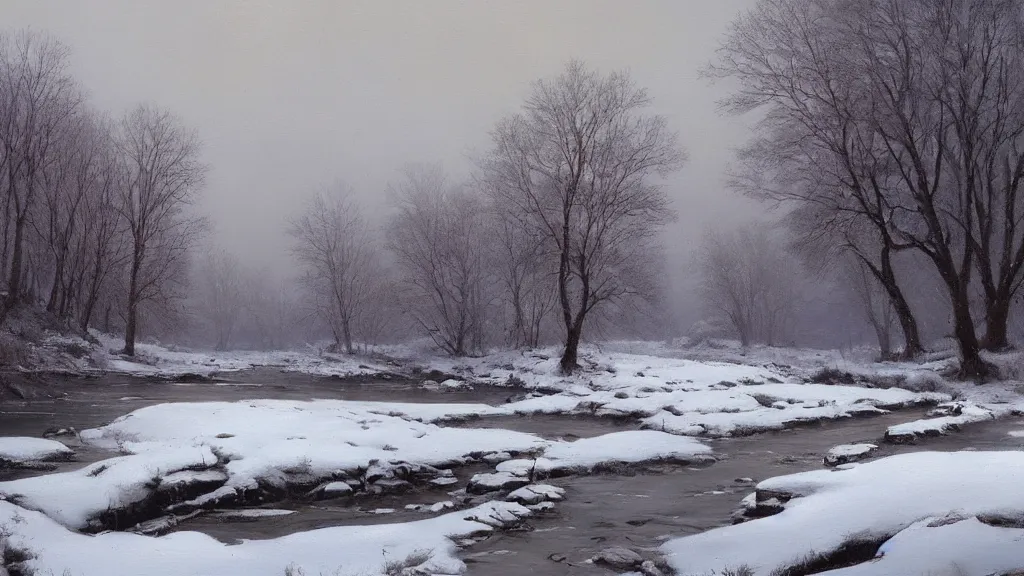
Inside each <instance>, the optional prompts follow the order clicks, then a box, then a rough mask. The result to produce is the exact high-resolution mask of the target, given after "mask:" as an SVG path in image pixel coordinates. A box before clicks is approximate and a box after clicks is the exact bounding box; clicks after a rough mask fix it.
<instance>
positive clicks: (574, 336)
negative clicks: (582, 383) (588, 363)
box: [558, 322, 583, 374]
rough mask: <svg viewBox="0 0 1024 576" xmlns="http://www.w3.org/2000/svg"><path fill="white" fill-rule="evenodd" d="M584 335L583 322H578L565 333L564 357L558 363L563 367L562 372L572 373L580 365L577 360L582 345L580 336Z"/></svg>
mask: <svg viewBox="0 0 1024 576" xmlns="http://www.w3.org/2000/svg"><path fill="white" fill-rule="evenodd" d="M582 336H583V323H581V322H577V323H575V324H573V325H572V326H570V327H569V329H568V331H567V332H566V334H565V349H564V350H563V351H562V359H561V360H560V361H559V363H558V365H559V367H561V369H562V372H564V373H566V374H570V373H572V371H573V370H575V369H576V368H578V367H579V363H578V362H577V354H578V352H579V347H580V338H581V337H582Z"/></svg>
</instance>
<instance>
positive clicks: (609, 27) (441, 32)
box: [4, 0, 754, 316]
mask: <svg viewBox="0 0 1024 576" xmlns="http://www.w3.org/2000/svg"><path fill="white" fill-rule="evenodd" d="M752 4H753V2H752V1H750V0H729V1H723V2H671V1H665V2H645V3H643V4H642V5H637V6H633V7H631V8H630V10H628V11H623V10H621V5H620V4H617V3H615V2H596V3H594V2H582V1H581V2H560V3H557V4H555V5H552V4H550V3H547V2H516V3H503V2H480V3H467V2H447V1H442V2H431V3H429V4H426V3H414V2H400V3H380V2H348V1H346V2H321V1H317V2H307V3H302V4H295V3H289V2H258V3H252V2H234V1H232V2H217V3H209V2H202V1H186V2H175V3H173V4H167V3H159V2H147V3H137V2H130V1H123V2H116V1H113V2H112V1H100V2H90V3H88V4H74V5H69V6H66V7H63V8H62V9H61V10H51V9H49V8H47V7H45V6H44V5H41V4H38V3H34V2H14V3H8V4H7V5H6V6H5V9H4V15H5V25H6V26H7V27H10V28H22V27H31V28H33V29H37V30H45V31H49V32H51V33H52V34H54V35H55V36H57V37H58V38H60V39H61V40H62V41H64V42H65V43H67V44H68V45H69V46H70V47H71V49H72V55H71V60H72V65H73V68H74V72H75V75H76V76H77V77H78V78H79V79H80V80H81V82H82V83H83V84H84V85H85V87H86V88H87V89H88V91H89V93H90V96H91V97H92V99H93V100H94V101H95V103H96V105H97V106H99V107H101V108H104V109H109V110H118V111H119V110H123V109H126V108H128V107H130V106H131V105H132V104H134V103H136V102H139V101H145V102H153V103H155V104H158V105H160V106H164V107H167V108H169V109H172V110H174V111H175V112H176V113H177V114H179V115H180V116H181V117H182V118H184V119H186V121H187V122H188V123H189V124H190V125H192V126H195V127H196V128H197V129H198V130H199V132H200V137H201V139H202V141H203V142H204V144H205V147H204V152H203V157H204V160H205V161H206V162H207V163H208V164H209V166H210V171H209V173H208V177H207V184H206V187H205V188H204V190H203V194H202V199H201V200H200V201H201V203H202V208H203V211H204V212H205V213H206V214H207V215H209V217H210V218H211V219H212V221H213V224H214V226H213V228H214V234H215V241H216V243H217V244H218V245H221V246H223V247H224V248H225V249H226V250H228V251H230V252H232V253H234V254H237V255H238V256H239V257H240V258H241V259H242V260H243V261H244V262H246V263H247V264H249V265H253V266H258V267H264V266H266V267H269V268H271V269H272V270H274V271H275V272H276V273H277V274H280V275H281V276H285V277H286V276H288V275H290V274H292V273H293V272H294V270H292V268H291V266H290V264H289V263H290V261H291V259H290V258H289V256H288V241H287V237H286V235H285V228H286V224H285V222H284V220H285V218H284V216H285V215H291V214H294V213H296V212H297V210H296V207H297V206H298V205H299V204H300V202H301V200H302V199H304V198H306V197H308V196H309V195H311V193H312V191H313V190H314V189H315V188H316V187H317V186H318V185H320V184H322V183H325V182H330V181H333V180H336V179H342V180H344V181H345V182H347V183H348V184H349V185H350V186H351V187H352V190H353V193H354V194H355V195H356V196H357V197H358V198H359V199H360V200H361V201H363V202H364V203H365V204H367V205H368V206H369V207H371V208H372V209H374V210H377V211H379V212H383V211H384V210H385V205H386V195H385V190H386V187H387V183H388V182H389V181H391V180H394V179H395V178H396V176H397V175H398V172H399V170H400V169H401V168H402V166H403V165H405V164H406V163H409V162H428V163H434V162H440V163H442V164H444V166H445V167H446V168H447V169H448V170H449V171H451V172H453V173H454V174H465V173H467V172H468V171H469V170H470V168H471V165H470V161H469V157H471V155H472V154H474V152H475V151H476V150H479V149H481V148H483V147H485V146H486V144H487V140H488V131H489V130H491V129H492V128H493V125H494V123H495V122H496V121H497V120H498V119H499V118H500V117H501V116H503V115H505V114H507V113H509V112H511V111H514V110H515V109H516V108H517V107H518V106H519V104H520V102H521V101H522V99H523V97H524V96H525V95H526V93H527V92H528V90H529V88H530V83H531V82H533V81H534V80H536V79H538V78H541V77H545V76H550V75H551V74H554V73H557V72H558V71H559V70H560V69H561V68H562V67H563V66H564V64H565V63H566V62H567V61H569V60H570V59H573V58H580V59H583V60H585V61H586V62H587V63H588V64H590V65H592V66H594V67H596V68H600V69H604V70H616V69H623V68H626V69H629V70H630V72H631V73H632V74H633V76H634V78H635V79H636V81H637V83H638V84H639V85H641V86H644V87H646V88H647V89H648V90H649V92H650V94H651V95H652V97H653V98H654V109H655V110H656V111H657V112H659V113H662V114H665V115H666V116H668V118H669V121H670V123H671V125H672V126H673V128H675V129H676V130H678V131H679V132H680V134H681V139H682V141H683V144H684V145H685V146H686V147H687V149H688V151H689V153H690V162H689V163H688V164H687V166H686V167H685V169H683V170H681V171H679V172H678V173H676V174H674V175H673V176H672V177H671V178H670V180H668V182H666V191H667V192H668V194H669V196H670V197H671V199H672V201H673V203H674V205H675V207H676V209H677V211H678V213H679V220H678V222H676V223H674V224H672V225H670V226H669V227H668V228H667V229H666V247H667V255H668V257H669V258H670V260H671V261H673V262H675V263H676V264H675V265H674V266H671V267H670V272H671V273H672V275H673V281H674V285H677V286H680V287H682V286H685V285H686V281H687V277H688V276H689V275H688V274H687V273H686V272H685V268H687V264H688V262H687V261H686V255H687V253H688V247H689V246H691V245H692V243H693V242H694V241H695V240H696V238H698V237H699V234H700V231H701V230H703V228H704V227H706V226H708V225H711V224H716V225H728V224H730V223H733V222H738V221H742V220H743V219H745V218H746V217H747V216H749V215H751V214H753V213H754V208H752V207H751V203H750V202H748V201H746V200H745V199H743V198H742V197H740V196H738V195H736V194H733V193H730V192H728V191H726V190H725V179H724V174H725V169H726V167H727V165H728V164H729V162H730V154H731V149H732V148H733V147H735V146H736V145H738V144H739V143H741V142H742V141H743V139H744V138H745V136H746V131H745V129H744V126H743V121H742V120H741V119H735V118H727V117H724V116H722V115H720V114H718V112H717V111H716V104H715V102H716V100H717V99H718V98H719V97H721V96H722V95H723V92H722V91H721V90H720V89H718V88H716V87H713V86H710V85H709V84H708V82H706V81H704V80H701V79H699V78H698V72H699V69H700V68H701V67H702V66H704V65H705V64H706V63H707V62H708V61H709V60H710V58H711V57H712V56H713V55H714V50H715V48H716V46H717V43H718V41H719V38H720V36H721V34H722V32H723V31H724V30H725V28H726V26H727V24H728V22H729V21H730V20H732V19H733V18H734V17H735V16H736V15H737V13H739V12H740V11H741V10H744V9H746V8H749V7H750V6H751V5H752ZM83 23H88V25H83ZM686 300H687V299H686V298H681V299H680V300H679V302H678V305H679V306H689V307H690V311H689V312H688V314H689V315H690V316H692V315H693V314H694V311H693V310H692V303H689V304H688V303H687V302H686Z"/></svg>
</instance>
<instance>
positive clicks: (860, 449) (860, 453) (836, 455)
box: [824, 444, 878, 466]
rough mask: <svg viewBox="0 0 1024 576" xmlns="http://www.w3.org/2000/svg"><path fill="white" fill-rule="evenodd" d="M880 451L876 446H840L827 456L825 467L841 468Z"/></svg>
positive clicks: (830, 451)
mask: <svg viewBox="0 0 1024 576" xmlns="http://www.w3.org/2000/svg"><path fill="white" fill-rule="evenodd" d="M875 450H878V446H876V445H875V444H840V445H839V446H835V447H833V448H832V449H831V450H829V451H828V453H827V454H825V458H824V462H825V466H839V465H840V464H846V463H847V462H855V461H857V460H860V459H862V458H865V457H867V456H868V455H869V454H871V453H872V452H874V451H875Z"/></svg>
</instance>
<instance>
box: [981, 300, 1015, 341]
mask: <svg viewBox="0 0 1024 576" xmlns="http://www.w3.org/2000/svg"><path fill="white" fill-rule="evenodd" d="M1010 302H1011V299H1010V298H1008V297H1003V296H999V297H996V298H991V299H988V301H987V302H986V303H985V336H984V337H983V338H982V341H981V345H982V347H983V348H984V349H985V350H993V351H999V350H1006V349H1007V348H1009V347H1010V340H1009V338H1008V337H1007V328H1008V324H1009V317H1010Z"/></svg>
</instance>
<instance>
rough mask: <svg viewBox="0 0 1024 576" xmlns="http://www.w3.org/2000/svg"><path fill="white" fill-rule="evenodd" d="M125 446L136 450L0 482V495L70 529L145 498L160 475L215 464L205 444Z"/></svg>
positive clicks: (154, 486) (83, 525)
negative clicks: (65, 469)
mask: <svg viewBox="0 0 1024 576" xmlns="http://www.w3.org/2000/svg"><path fill="white" fill-rule="evenodd" d="M123 446H125V445H123ZM125 448H126V449H128V450H133V451H134V450H138V453H136V454H132V455H128V456H119V457H117V458H111V459H108V460H103V461H101V462H96V463H95V464H90V465H89V466H86V467H85V468H81V469H79V470H75V471H73V472H63V473H59V474H46V475H43V476H34V477H31V478H23V479H20V480H11V481H9V482H0V495H3V496H4V498H5V499H7V500H9V501H11V502H14V503H16V504H18V505H20V506H23V507H25V508H29V509H32V510H39V511H41V512H44V513H45V514H46V515H47V516H50V517H51V518H53V519H54V520H56V521H57V522H60V523H61V524H64V525H65V526H68V527H69V528H74V529H83V528H86V527H88V526H89V523H90V521H91V520H94V519H96V518H97V517H99V516H100V515H101V514H102V513H104V512H107V511H113V510H119V509H123V508H127V507H130V506H132V505H134V504H137V503H140V502H143V501H145V500H146V499H147V498H149V497H150V496H151V495H152V494H153V493H154V492H155V491H156V489H157V488H158V486H159V484H160V479H161V478H162V477H165V476H168V475H170V474H173V473H175V472H180V471H182V470H188V469H202V468H208V467H210V466H212V465H214V464H216V463H217V457H216V456H214V454H213V452H211V451H210V449H209V448H208V447H206V446H190V445H189V444H185V445H184V446H182V447H176V446H170V445H167V444H162V445H156V444H151V443H141V444H131V445H127V446H125Z"/></svg>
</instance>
